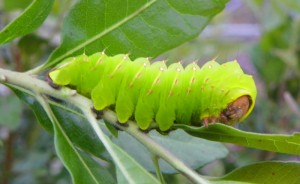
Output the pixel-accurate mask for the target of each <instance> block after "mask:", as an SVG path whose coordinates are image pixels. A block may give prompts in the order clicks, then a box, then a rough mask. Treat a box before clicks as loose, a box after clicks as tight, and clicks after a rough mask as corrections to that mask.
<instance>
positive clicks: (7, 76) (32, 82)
mask: <svg viewBox="0 0 300 184" xmlns="http://www.w3.org/2000/svg"><path fill="white" fill-rule="evenodd" d="M0 82H2V83H7V84H12V85H16V86H18V87H22V88H25V89H29V90H31V91H33V92H34V93H36V94H46V95H50V96H53V97H55V98H59V99H62V100H64V101H67V102H69V103H71V104H74V105H75V106H77V107H79V108H80V109H81V110H82V111H83V113H84V115H85V116H86V118H87V119H88V120H89V121H90V123H91V125H92V127H93V128H94V131H95V132H96V134H97V136H98V137H99V139H101V140H102V143H103V144H104V145H105V147H106V149H107V150H108V152H109V153H111V154H112V157H114V156H115V155H114V152H113V151H112V148H111V146H110V144H109V141H110V140H109V139H108V138H107V137H106V136H105V135H104V133H103V132H102V130H101V129H100V127H99V126H98V124H97V120H96V118H95V116H94V115H93V113H92V111H91V110H90V109H91V107H93V103H92V101H91V100H90V99H88V98H86V97H84V96H81V95H79V94H77V93H74V90H70V89H68V88H63V89H64V90H55V89H53V88H51V87H50V86H49V85H48V84H47V83H46V82H45V81H42V80H39V79H37V78H34V77H32V76H30V75H28V74H26V73H19V72H13V71H9V70H4V69H1V68H0ZM103 118H104V119H105V120H106V121H108V122H110V123H112V124H114V125H116V126H118V127H119V128H120V129H122V130H124V131H126V132H128V133H129V134H131V135H132V136H133V137H135V138H136V139H137V140H138V141H140V142H141V143H142V144H144V145H145V146H146V147H147V148H148V149H149V150H150V151H151V152H152V153H153V154H155V155H157V156H159V157H160V158H162V159H164V160H165V161H166V162H168V163H169V164H170V165H172V166H173V167H174V168H175V169H177V170H178V171H179V172H181V173H182V174H183V175H185V176H186V177H187V178H189V179H190V180H191V181H193V182H194V183H200V184H207V183H208V181H207V180H205V179H203V178H202V177H201V176H200V175H199V174H198V173H196V172H195V171H194V170H192V169H191V168H189V167H187V166H186V165H185V164H184V163H183V162H182V161H181V160H179V159H178V158H177V157H175V156H174V155H173V154H172V153H170V152H169V151H168V150H166V149H165V148H164V147H162V146H161V145H159V144H158V143H156V142H155V141H154V140H152V139H151V138H150V137H149V136H148V135H146V134H145V133H142V132H141V131H139V129H138V127H137V125H136V124H135V123H134V122H132V121H129V122H128V123H129V125H130V126H128V127H123V126H120V125H119V124H118V123H116V122H117V116H116V114H115V113H114V112H113V111H111V110H105V111H104V115H103Z"/></svg>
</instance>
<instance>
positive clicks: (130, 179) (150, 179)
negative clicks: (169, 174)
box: [110, 142, 160, 184]
mask: <svg viewBox="0 0 300 184" xmlns="http://www.w3.org/2000/svg"><path fill="white" fill-rule="evenodd" d="M110 143H111V144H112V145H113V151H114V152H115V153H116V155H117V156H118V160H119V161H118V164H117V163H116V165H117V167H118V169H117V173H118V181H119V180H122V181H120V183H145V184H146V183H153V184H155V183H157V184H159V183H160V182H159V181H158V180H157V179H156V178H155V177H154V176H153V175H152V174H151V173H149V172H148V171H146V170H145V169H144V168H143V167H142V166H141V165H140V164H139V163H138V162H136V161H135V160H134V159H133V158H132V157H131V156H129V155H128V154H127V153H126V152H124V151H123V150H122V149H121V148H120V147H119V146H116V145H115V144H114V143H112V142H110ZM121 167H123V168H125V169H121Z"/></svg>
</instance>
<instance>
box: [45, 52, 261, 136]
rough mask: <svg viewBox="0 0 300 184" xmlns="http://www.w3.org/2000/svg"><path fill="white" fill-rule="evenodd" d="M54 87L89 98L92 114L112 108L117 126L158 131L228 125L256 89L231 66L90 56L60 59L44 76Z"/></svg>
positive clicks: (244, 111) (248, 107)
mask: <svg viewBox="0 0 300 184" xmlns="http://www.w3.org/2000/svg"><path fill="white" fill-rule="evenodd" d="M49 77H50V78H51V80H52V81H53V83H54V84H57V85H61V86H70V87H73V88H75V89H76V90H77V91H78V93H80V94H82V95H85V96H87V97H89V98H91V99H92V101H93V103H94V108H95V109H96V110H103V109H105V108H112V109H113V110H115V111H116V113H117V116H118V121H119V122H120V123H126V122H127V121H128V120H129V119H134V120H135V121H136V122H137V125H138V126H139V127H140V128H141V129H142V130H146V129H148V128H149V126H150V124H151V123H152V122H153V121H155V122H156V123H157V125H158V127H159V129H160V130H161V131H166V130H168V129H170V128H171V126H172V125H173V124H174V123H183V124H188V125H195V126H200V125H201V124H202V123H204V124H205V125H206V126H207V125H208V124H209V123H214V122H222V123H226V124H230V125H232V124H234V123H235V122H239V121H242V120H244V119H245V118H246V117H247V116H248V115H249V114H250V112H251V111H252V109H253V107H254V104H255V99H256V93H257V92H256V86H255V83H254V80H253V78H252V76H250V75H246V74H244V73H243V71H242V69H241V68H240V66H239V64H238V63H237V62H236V61H231V62H227V63H225V64H222V65H220V64H218V63H217V62H215V61H209V62H207V63H206V64H205V65H204V66H203V67H201V68H200V67H199V66H198V65H197V64H195V63H191V64H189V65H188V66H186V67H185V68H183V67H182V65H181V64H180V63H174V64H171V65H170V66H169V67H167V66H166V65H165V63H164V62H163V61H159V62H154V63H153V64H150V62H149V60H148V59H147V58H138V59H136V60H134V61H131V60H130V59H129V57H128V56H127V55H124V54H119V55H116V56H112V57H111V56H107V55H106V54H104V53H95V54H93V55H91V56H87V55H85V54H84V55H80V56H77V57H71V58H67V59H65V60H64V61H63V62H62V64H61V65H60V66H59V67H58V68H56V69H54V70H53V71H51V72H50V73H49Z"/></svg>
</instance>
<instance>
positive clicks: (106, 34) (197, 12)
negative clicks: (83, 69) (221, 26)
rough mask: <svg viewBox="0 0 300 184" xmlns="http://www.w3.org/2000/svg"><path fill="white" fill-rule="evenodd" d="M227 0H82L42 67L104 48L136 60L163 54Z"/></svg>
mask: <svg viewBox="0 0 300 184" xmlns="http://www.w3.org/2000/svg"><path fill="white" fill-rule="evenodd" d="M226 2H228V0H218V1H216V0H215V1H209V0H189V1H185V2H184V3H183V2H182V1H181V0H151V1H148V0H140V1H135V2H131V1H129V2H127V1H123V0H113V1H112V0H106V1H101V0H90V1H83V0H81V1H79V2H78V3H77V4H76V5H75V6H74V7H73V8H72V10H71V11H70V12H69V14H68V15H67V16H66V18H65V20H64V26H63V31H62V44H61V45H60V47H59V48H57V49H56V50H55V52H54V53H53V54H52V55H51V57H50V58H49V59H48V61H47V63H46V65H45V66H43V67H44V68H47V67H51V66H53V65H55V64H57V63H58V62H60V61H61V60H62V59H64V58H66V57H68V56H71V55H78V54H82V53H84V52H85V53H87V54H91V53H95V52H99V51H103V50H105V51H106V53H107V54H108V55H115V54H118V53H130V57H131V58H132V59H134V58H137V57H141V56H143V57H155V56H158V55H159V54H161V53H163V52H165V51H167V50H170V49H171V48H174V47H176V46H178V45H180V44H182V43H184V42H186V41H188V40H191V39H192V38H195V37H196V36H197V35H198V34H199V33H200V32H201V31H202V30H203V28H204V27H205V26H206V25H207V23H208V22H209V21H210V20H211V18H212V17H213V16H215V15H216V14H217V13H219V12H220V11H221V10H222V9H223V8H224V7H225V4H226ZM183 4H184V6H182V5H183ZM195 5H197V8H196V6H195Z"/></svg>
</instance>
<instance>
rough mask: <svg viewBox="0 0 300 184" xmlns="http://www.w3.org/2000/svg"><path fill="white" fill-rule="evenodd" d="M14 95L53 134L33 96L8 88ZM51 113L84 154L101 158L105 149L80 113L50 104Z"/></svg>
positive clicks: (43, 112) (50, 125) (67, 107)
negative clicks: (26, 105)
mask: <svg viewBox="0 0 300 184" xmlns="http://www.w3.org/2000/svg"><path fill="white" fill-rule="evenodd" d="M10 88H11V89H12V90H13V91H14V93H15V94H16V95H17V96H18V97H19V98H20V99H21V100H23V101H24V102H25V103H26V104H28V105H29V107H30V108H31V109H32V110H33V112H34V113H35V115H36V117H37V119H38V120H39V123H40V124H41V125H42V126H43V127H44V128H45V129H46V130H47V131H48V132H50V133H52V134H53V133H54V132H53V126H52V122H51V120H50V119H49V117H48V115H47V113H46V112H45V110H44V108H43V107H42V106H41V104H40V103H39V102H38V101H37V100H36V99H35V97H34V96H35V95H34V94H32V93H31V92H29V91H27V90H24V89H22V88H17V87H13V86H10ZM51 108H52V111H53V113H54V115H55V116H56V118H57V119H58V121H59V122H60V124H61V126H62V127H63V129H64V130H65V131H66V134H67V135H68V137H69V138H70V139H71V141H72V142H73V143H74V144H76V145H77V146H78V147H80V148H81V149H83V150H84V151H86V152H89V153H91V154H93V155H95V156H97V157H100V158H103V156H102V155H101V154H102V153H103V152H104V150H105V148H104V146H103V145H102V144H101V142H99V140H98V139H97V136H96V135H95V132H94V131H93V129H92V128H91V126H90V125H89V123H88V122H87V121H86V119H85V118H84V117H82V115H81V114H80V113H78V112H77V111H76V110H74V108H73V109H72V106H70V105H68V104H64V106H63V105H60V104H58V103H52V104H51Z"/></svg>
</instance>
